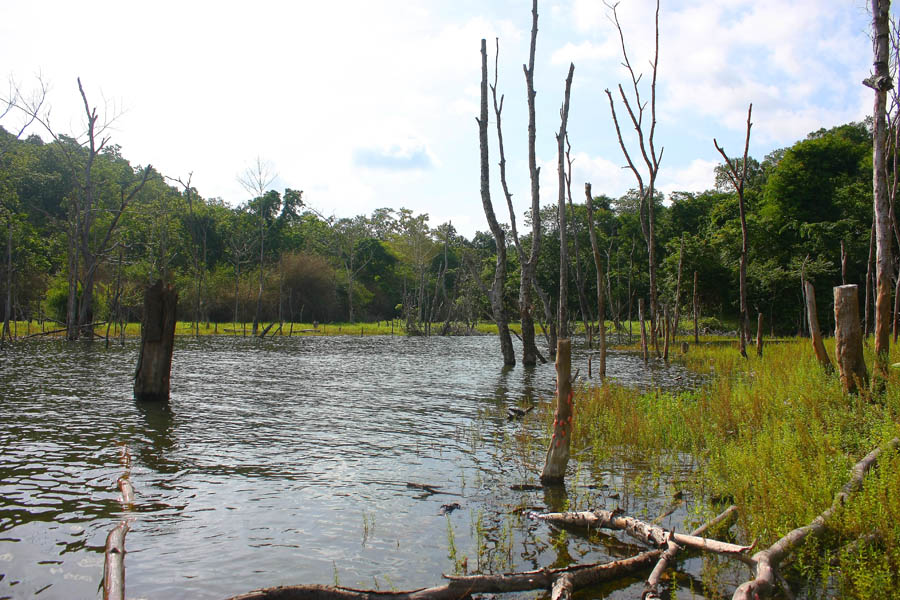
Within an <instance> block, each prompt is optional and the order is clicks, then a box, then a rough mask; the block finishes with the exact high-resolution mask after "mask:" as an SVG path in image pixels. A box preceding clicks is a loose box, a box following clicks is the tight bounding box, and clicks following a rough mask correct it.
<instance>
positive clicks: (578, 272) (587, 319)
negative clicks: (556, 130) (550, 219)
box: [566, 134, 602, 348]
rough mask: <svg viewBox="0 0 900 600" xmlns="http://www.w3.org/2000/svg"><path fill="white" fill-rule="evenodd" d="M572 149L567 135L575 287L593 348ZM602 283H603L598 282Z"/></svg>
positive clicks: (567, 175)
mask: <svg viewBox="0 0 900 600" xmlns="http://www.w3.org/2000/svg"><path fill="white" fill-rule="evenodd" d="M571 149H572V147H571V145H570V144H569V136H568V134H567V135H566V165H567V172H566V195H567V196H568V198H569V211H570V212H571V213H572V238H573V242H574V245H575V286H576V287H577V289H578V307H579V309H581V322H582V323H583V324H584V329H585V334H586V335H587V340H588V348H593V347H594V344H593V339H594V338H593V335H592V333H591V329H592V327H591V322H592V321H593V318H592V317H590V315H589V314H588V313H589V312H590V311H589V309H588V303H587V298H586V297H585V295H584V278H583V277H582V276H581V252H580V251H579V250H580V249H579V247H578V227H577V224H578V220H577V219H576V218H575V207H574V205H573V204H572V160H571V158H570V157H569V151H570V150H571ZM598 283H602V282H598Z"/></svg>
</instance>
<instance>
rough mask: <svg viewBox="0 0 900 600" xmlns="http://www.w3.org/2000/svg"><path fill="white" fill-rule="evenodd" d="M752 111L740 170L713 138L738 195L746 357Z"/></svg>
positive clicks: (743, 351)
mask: <svg viewBox="0 0 900 600" xmlns="http://www.w3.org/2000/svg"><path fill="white" fill-rule="evenodd" d="M752 113H753V104H752V103H751V104H750V108H748V109H747V136H746V138H745V141H744V161H743V163H742V165H741V168H740V171H738V165H736V164H735V161H732V160H731V159H729V158H728V155H727V154H725V150H723V149H722V148H721V147H720V146H719V143H718V142H717V141H716V140H715V138H713V145H715V147H716V150H718V151H719V154H721V155H722V158H724V159H725V164H726V166H727V167H728V177H729V179H731V184H732V185H733V186H734V190H735V191H736V192H737V195H738V207H739V209H740V215H741V267H740V275H739V279H740V294H741V298H740V301H741V302H740V303H741V317H740V318H741V324H740V328H739V329H740V336H741V344H740V348H741V356H743V357H744V358H747V338H748V337H749V335H750V313H749V309H748V307H747V252H748V248H749V244H748V242H747V217H746V214H745V211H744V184H745V183H746V181H747V151H748V150H749V148H750V128H751V127H752V125H753V124H752V123H751V122H750V116H751V114H752Z"/></svg>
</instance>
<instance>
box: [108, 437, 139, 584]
mask: <svg viewBox="0 0 900 600" xmlns="http://www.w3.org/2000/svg"><path fill="white" fill-rule="evenodd" d="M119 462H121V463H122V467H123V468H124V469H125V472H124V473H123V474H122V476H121V477H119V479H118V481H117V482H116V483H117V485H118V487H119V490H120V491H121V492H122V498H121V503H122V508H123V509H125V510H126V511H127V510H130V509H131V507H132V505H133V504H134V488H133V487H132V486H131V481H130V476H131V453H129V452H128V446H122V452H121V454H120V455H119ZM132 520H133V518H132V517H127V518H125V519H123V520H122V521H120V522H119V523H118V524H117V525H116V526H115V527H113V529H112V531H110V532H109V534H108V535H107V536H106V548H105V550H104V560H103V600H124V599H125V534H127V533H128V529H129V528H130V527H131V522H132Z"/></svg>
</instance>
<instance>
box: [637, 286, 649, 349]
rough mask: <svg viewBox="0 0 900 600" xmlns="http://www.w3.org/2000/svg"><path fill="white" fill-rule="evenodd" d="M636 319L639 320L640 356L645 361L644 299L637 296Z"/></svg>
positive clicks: (645, 328)
mask: <svg viewBox="0 0 900 600" xmlns="http://www.w3.org/2000/svg"><path fill="white" fill-rule="evenodd" d="M638 319H639V320H640V321H641V356H643V357H644V362H645V363H646V362H647V327H646V325H645V323H644V299H643V298H638Z"/></svg>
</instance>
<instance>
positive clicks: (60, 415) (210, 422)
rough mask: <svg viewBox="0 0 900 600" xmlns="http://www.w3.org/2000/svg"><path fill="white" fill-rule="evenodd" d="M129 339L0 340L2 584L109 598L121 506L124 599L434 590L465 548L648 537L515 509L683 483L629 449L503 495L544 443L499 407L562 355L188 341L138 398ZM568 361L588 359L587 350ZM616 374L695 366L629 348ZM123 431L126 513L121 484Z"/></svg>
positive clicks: (504, 565) (15, 590) (617, 545)
mask: <svg viewBox="0 0 900 600" xmlns="http://www.w3.org/2000/svg"><path fill="white" fill-rule="evenodd" d="M136 356H137V343H136V342H129V343H126V345H125V346H124V347H120V346H114V347H110V348H108V349H107V348H105V347H104V345H103V344H100V343H95V344H83V343H82V344H66V343H63V342H55V341H44V342H34V343H27V344H18V345H14V346H11V347H8V348H6V349H5V350H2V351H0V598H7V597H12V598H30V597H34V596H38V597H40V598H42V599H43V598H92V597H97V595H98V591H97V590H98V585H99V584H100V582H101V580H102V576H103V547H104V543H105V538H106V535H107V533H108V532H109V531H110V530H111V529H112V528H113V527H114V526H115V525H116V524H117V523H118V522H119V521H121V520H122V519H123V518H129V517H130V518H131V519H132V520H133V521H132V523H131V530H130V531H129V533H128V535H127V538H126V548H127V551H128V554H127V557H126V561H125V565H126V590H127V594H128V596H129V597H133V598H187V597H190V598H225V597H228V596H230V595H234V594H238V593H242V592H246V591H249V590H251V589H255V588H259V587H268V586H274V585H286V584H298V583H325V584H329V583H334V582H335V580H337V581H339V582H340V584H341V585H346V586H359V587H368V588H375V587H380V588H381V589H390V588H392V587H393V588H397V589H410V588H414V587H421V586H427V585H434V584H437V583H438V582H439V581H440V575H441V573H451V572H453V570H454V566H455V563H460V562H461V561H462V560H463V557H465V560H466V563H467V567H468V569H469V571H470V572H471V571H473V570H475V569H476V568H480V570H482V571H509V570H513V569H515V570H521V569H529V568H537V567H540V566H548V565H553V566H558V565H561V564H564V563H567V562H569V561H571V560H579V561H583V560H603V559H605V558H608V557H620V556H626V555H628V553H630V552H631V551H632V550H634V549H635V547H634V546H633V545H632V544H630V543H627V542H623V541H621V540H620V539H619V538H616V537H611V536H604V537H603V538H602V539H600V540H596V539H595V540H593V542H588V541H587V540H583V539H578V538H577V536H569V539H568V540H567V541H566V542H565V543H562V544H560V543H558V542H557V543H554V542H553V540H554V539H555V538H554V535H555V532H554V531H553V530H551V529H549V528H548V527H547V526H546V525H544V524H537V523H534V522H532V521H529V520H527V519H524V518H522V517H521V515H520V513H521V510H522V509H524V508H534V509H537V510H544V509H546V508H548V507H549V508H552V509H561V508H562V507H563V505H564V504H565V503H566V502H568V503H569V505H570V506H575V505H579V504H580V505H584V506H581V507H582V508H587V507H588V506H587V505H589V504H593V505H598V506H599V505H603V504H605V503H609V502H615V503H623V502H626V499H627V502H631V503H632V506H630V507H629V508H631V509H633V510H642V511H644V512H648V511H649V512H648V514H649V513H653V514H656V513H655V512H653V511H658V509H660V508H661V507H662V506H663V505H664V504H665V502H666V497H667V494H669V493H670V491H671V490H669V489H668V487H667V486H666V485H663V486H662V487H661V488H657V489H655V490H651V491H650V492H647V493H642V492H640V491H635V490H634V489H631V491H629V489H630V488H629V481H633V480H635V479H637V480H640V479H641V477H642V475H641V473H644V472H645V471H646V470H647V468H648V467H647V466H642V465H634V464H626V463H620V464H616V465H610V466H609V469H604V470H603V471H599V472H593V473H592V472H588V471H584V472H580V473H579V474H578V475H577V476H576V477H575V480H576V481H575V483H574V484H573V485H570V486H569V491H568V494H569V495H568V496H557V497H554V496H552V495H545V493H544V492H543V491H525V492H522V491H512V490H510V489H509V486H510V485H511V484H515V483H527V482H531V483H535V482H536V481H535V480H536V477H537V473H538V472H539V468H540V462H541V461H542V456H543V449H541V448H536V447H534V446H533V444H532V445H529V442H528V440H529V439H530V437H529V436H528V435H526V433H527V431H526V429H525V428H529V427H530V428H536V427H541V424H540V423H538V422H537V419H534V418H532V417H533V415H531V416H530V417H529V418H526V419H525V421H524V422H521V421H507V420H506V408H507V406H510V405H519V406H527V405H529V404H532V403H538V402H549V401H550V400H551V398H552V394H553V387H554V370H553V365H552V364H546V365H539V366H538V367H537V368H535V369H533V370H525V369H523V368H522V367H516V368H515V369H512V370H504V369H502V368H501V366H500V361H499V351H498V347H497V341H496V338H492V337H456V338H437V337H434V338H404V337H366V338H355V337H303V338H299V337H296V338H272V339H264V340H255V339H249V338H231V337H218V338H211V339H202V340H192V339H180V340H179V341H178V343H177V344H176V349H175V359H174V364H173V369H172V398H171V402H170V403H169V405H168V406H159V405H154V404H138V403H136V402H135V401H134V400H133V399H132V397H131V384H132V376H133V369H134V365H135V362H136ZM574 362H575V364H574V365H573V371H574V369H575V368H580V369H581V373H582V375H586V373H587V364H586V363H587V359H586V353H585V352H584V350H583V349H582V350H576V353H575V358H574ZM608 371H609V374H610V376H611V377H613V378H619V379H621V380H625V381H629V382H632V383H635V384H637V385H661V384H669V383H671V382H672V381H673V380H675V381H681V382H684V381H687V380H688V379H689V378H690V375H689V374H687V373H685V372H683V371H681V370H679V369H678V367H658V368H655V369H645V368H643V365H642V363H641V362H640V359H639V358H638V357H635V356H633V355H629V354H616V353H613V354H612V355H611V356H610V361H609V367H608ZM676 378H677V379H676ZM123 447H127V449H128V452H129V453H130V455H131V457H132V467H131V481H132V484H133V486H134V489H135V492H136V503H135V505H134V507H133V510H132V511H125V510H124V509H123V507H122V505H121V503H120V501H119V492H118V489H117V487H116V481H117V479H118V478H119V476H121V475H122V474H123V471H124V467H123V465H122V463H121V461H120V454H121V452H122V448H123ZM685 468H686V469H687V468H689V466H686V467H685ZM582 470H583V469H582ZM411 482H414V483H424V484H429V485H432V486H440V491H442V492H446V493H443V494H428V493H423V491H422V490H420V489H414V488H410V487H408V486H407V484H408V483H411ZM636 487H640V486H631V488H636ZM645 487H646V486H645ZM623 493H624V494H625V496H624V497H623V496H622V495H621V494H623ZM613 498H615V500H613ZM450 503H458V504H459V505H460V506H461V508H460V509H459V510H456V511H454V512H452V513H451V514H450V515H449V516H445V515H443V514H441V506H442V505H443V504H450ZM683 516H684V515H683V513H676V514H675V515H674V516H673V517H672V519H678V518H679V517H680V518H683ZM678 524H679V525H680V522H679V523H678ZM448 530H452V533H453V544H452V545H451V542H450V535H449V532H448ZM557 537H558V536H557ZM454 547H455V550H456V554H455V556H454V557H452V558H455V559H456V560H455V561H454V560H452V558H451V556H450V555H451V554H452V548H454ZM688 584H690V582H688ZM618 587H620V588H622V589H621V590H620V593H623V594H626V595H628V594H630V591H629V590H631V591H633V589H639V587H638V588H634V586H632V588H633V589H632V588H628V585H627V584H622V585H620V586H618ZM638 596H639V592H638Z"/></svg>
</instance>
